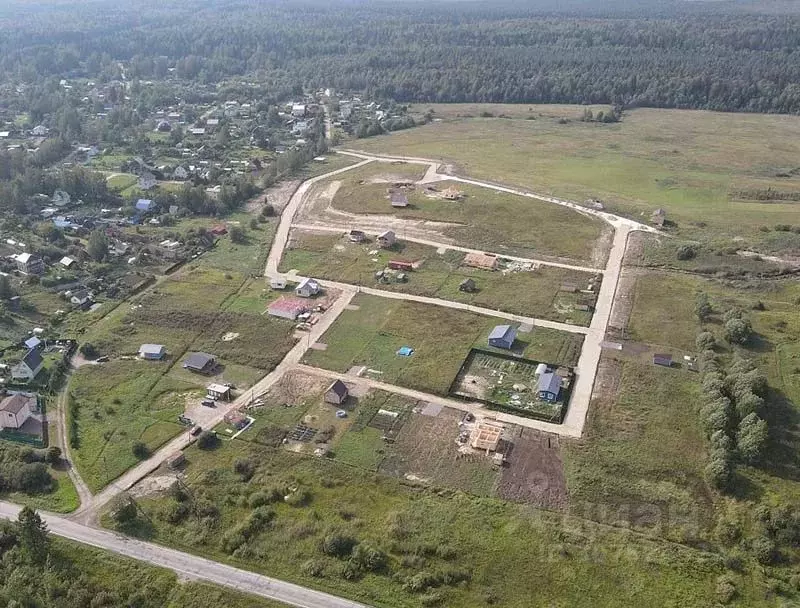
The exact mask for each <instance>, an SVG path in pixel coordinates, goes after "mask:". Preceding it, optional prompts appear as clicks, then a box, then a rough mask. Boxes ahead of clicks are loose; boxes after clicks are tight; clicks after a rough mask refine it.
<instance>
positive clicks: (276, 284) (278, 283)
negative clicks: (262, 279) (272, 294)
mask: <svg viewBox="0 0 800 608" xmlns="http://www.w3.org/2000/svg"><path fill="white" fill-rule="evenodd" d="M269 286H270V288H272V289H286V279H283V278H280V277H276V278H272V279H270V280H269Z"/></svg>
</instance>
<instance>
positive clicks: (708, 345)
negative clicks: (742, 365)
mask: <svg viewBox="0 0 800 608" xmlns="http://www.w3.org/2000/svg"><path fill="white" fill-rule="evenodd" d="M694 343H695V346H697V350H714V349H715V348H716V346H717V340H716V338H714V334H712V333H711V332H710V331H704V332H701V333H699V334H697V338H696V339H695V341H694Z"/></svg>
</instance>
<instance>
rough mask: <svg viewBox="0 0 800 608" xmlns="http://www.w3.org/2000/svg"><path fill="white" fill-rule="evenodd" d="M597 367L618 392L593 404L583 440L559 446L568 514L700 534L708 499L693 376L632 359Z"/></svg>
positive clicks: (706, 522)
mask: <svg viewBox="0 0 800 608" xmlns="http://www.w3.org/2000/svg"><path fill="white" fill-rule="evenodd" d="M603 365H604V366H608V369H606V370H605V371H604V372H601V373H610V374H618V378H619V380H618V381H619V389H618V391H616V394H608V395H605V394H604V395H603V396H601V397H599V398H596V399H595V400H594V401H593V403H592V405H591V407H590V408H589V421H588V425H587V428H586V431H585V432H584V437H583V438H582V439H581V440H579V441H570V442H568V443H566V444H565V454H564V457H565V461H566V465H567V469H566V470H567V482H568V487H569V494H570V509H571V511H572V512H573V513H576V514H580V515H582V516H585V517H589V518H593V519H598V520H600V521H603V522H605V523H609V524H616V523H619V522H628V523H629V524H630V525H633V526H634V527H637V528H642V529H647V530H652V531H654V532H656V533H657V534H661V535H664V536H666V537H669V538H672V539H674V540H685V539H686V538H692V537H697V538H703V537H706V536H707V534H708V533H709V531H710V528H711V527H712V525H713V502H714V497H713V495H712V494H711V493H710V491H709V490H708V488H707V486H706V483H705V480H704V477H703V469H704V467H705V464H706V460H707V456H706V452H707V449H708V447H707V439H706V438H705V436H704V434H703V431H702V429H701V427H700V422H699V419H698V415H697V404H698V401H699V399H700V387H699V384H698V379H697V376H696V375H692V374H689V373H688V372H686V371H684V370H675V369H665V368H657V367H655V366H653V365H649V364H646V363H639V362H635V361H625V362H621V363H620V362H617V361H614V360H609V359H604V360H603Z"/></svg>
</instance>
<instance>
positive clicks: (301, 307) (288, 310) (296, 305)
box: [267, 297, 308, 321]
mask: <svg viewBox="0 0 800 608" xmlns="http://www.w3.org/2000/svg"><path fill="white" fill-rule="evenodd" d="M305 312H308V304H307V303H306V302H305V301H303V300H300V299H299V298H290V297H283V298H279V299H277V300H275V301H274V302H273V303H272V304H270V305H269V307H268V308H267V313H268V314H270V315H272V316H273V317H279V318H281V319H288V320H289V321H296V320H297V317H299V316H300V315H302V314H303V313H305Z"/></svg>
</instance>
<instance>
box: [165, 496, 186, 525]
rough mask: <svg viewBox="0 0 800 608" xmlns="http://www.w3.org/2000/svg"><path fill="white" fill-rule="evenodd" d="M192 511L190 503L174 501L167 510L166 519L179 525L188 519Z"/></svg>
mask: <svg viewBox="0 0 800 608" xmlns="http://www.w3.org/2000/svg"><path fill="white" fill-rule="evenodd" d="M191 513H192V508H191V507H190V506H189V503H186V502H176V503H173V504H172V505H171V506H170V507H169V509H168V510H167V513H166V519H167V521H168V522H169V523H171V524H173V525H178V524H180V523H183V522H184V521H186V519H187V518H188V517H189V515H191Z"/></svg>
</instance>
